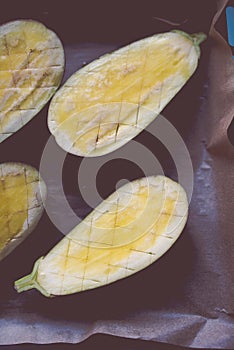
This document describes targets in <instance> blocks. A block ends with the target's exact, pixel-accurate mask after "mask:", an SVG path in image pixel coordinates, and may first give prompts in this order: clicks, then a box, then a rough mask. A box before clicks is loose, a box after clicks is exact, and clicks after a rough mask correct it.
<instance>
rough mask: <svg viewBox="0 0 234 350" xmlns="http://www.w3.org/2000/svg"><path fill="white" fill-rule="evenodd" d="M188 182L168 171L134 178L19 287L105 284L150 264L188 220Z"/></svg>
mask: <svg viewBox="0 0 234 350" xmlns="http://www.w3.org/2000/svg"><path fill="white" fill-rule="evenodd" d="M187 215H188V201H187V197H186V194H185V191H184V190H183V188H182V187H181V186H180V185H179V184H178V183H176V182H174V181H172V180H170V179H168V178H166V177H164V176H151V177H146V178H142V179H139V180H135V181H133V182H130V183H128V184H126V185H124V186H123V187H121V188H120V189H118V190H117V191H116V192H114V193H113V194H112V195H110V196H109V197H108V198H107V199H106V200H104V201H103V202H102V203H101V204H100V205H99V206H98V207H97V208H96V209H95V210H93V212H91V214H89V215H88V216H87V217H86V218H85V219H84V220H83V221H82V222H81V223H80V224H79V225H78V226H76V227H75V228H74V229H73V230H72V231H71V232H70V233H69V234H68V235H67V236H65V237H64V238H63V239H62V240H61V241H60V242H59V243H58V244H57V245H56V246H55V247H54V248H53V249H52V250H51V251H50V252H49V253H48V254H47V255H46V256H45V257H42V258H40V259H39V260H37V262H36V263H35V265H34V269H33V272H32V273H31V274H30V275H28V276H26V277H23V278H21V279H19V280H18V281H16V282H15V287H16V289H17V291H18V292H22V291H25V290H28V289H32V288H36V289H38V290H39V291H40V292H41V293H42V294H43V295H45V296H55V295H66V294H72V293H76V292H80V291H84V290H87V289H92V288H96V287H100V286H103V285H106V284H109V283H111V282H114V281H116V280H119V279H121V278H124V277H127V276H129V275H132V274H133V273H135V272H137V271H139V270H141V269H143V268H145V267H146V266H148V265H150V264H152V263H153V262H154V261H156V260H157V259H158V258H160V257H161V256H162V255H163V254H164V253H165V252H166V251H167V250H168V249H169V248H170V247H171V246H172V245H173V243H174V242H175V241H176V239H177V238H178V237H179V235H180V234H181V232H182V230H183V228H184V225H185V223H186V221H187Z"/></svg>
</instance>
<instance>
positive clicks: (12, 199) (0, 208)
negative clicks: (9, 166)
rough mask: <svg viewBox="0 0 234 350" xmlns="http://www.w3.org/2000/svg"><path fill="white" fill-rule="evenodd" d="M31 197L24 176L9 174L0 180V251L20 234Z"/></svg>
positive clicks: (30, 190) (30, 191)
mask: <svg viewBox="0 0 234 350" xmlns="http://www.w3.org/2000/svg"><path fill="white" fill-rule="evenodd" d="M8 186H9V187H8ZM31 196H32V189H31V188H28V189H27V185H26V184H25V174H17V175H12V174H10V175H8V176H6V177H5V178H1V181H0V250H1V248H3V247H4V246H5V245H6V243H7V242H9V241H10V240H11V239H12V238H13V237H14V236H16V235H17V234H18V233H19V232H21V230H22V228H23V225H24V223H25V221H27V216H28V212H27V209H28V197H29V198H30V197H31Z"/></svg>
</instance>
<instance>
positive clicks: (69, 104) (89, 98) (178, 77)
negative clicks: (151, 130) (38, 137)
mask: <svg viewBox="0 0 234 350" xmlns="http://www.w3.org/2000/svg"><path fill="white" fill-rule="evenodd" d="M197 61H198V54H197V51H196V48H195V46H194V45H193V42H192V40H189V39H188V38H186V37H184V36H183V35H180V34H178V33H165V34H160V35H155V36H153V37H151V38H146V39H143V40H141V41H139V42H136V43H133V44H131V45H129V46H126V47H124V48H122V49H120V50H118V51H115V52H113V53H112V54H110V55H106V56H103V57H101V58H100V59H99V60H96V61H94V62H92V63H91V64H89V65H88V66H86V67H84V68H83V69H81V70H80V71H78V72H77V73H75V74H74V75H73V76H72V77H71V78H70V79H69V80H68V81H67V82H66V83H65V85H64V86H63V87H62V88H61V89H60V91H59V92H58V93H57V94H56V95H55V96H54V98H53V100H52V102H51V105H50V110H49V116H48V125H49V128H50V130H51V132H52V133H53V134H54V135H55V137H56V140H57V142H58V143H59V145H60V146H62V147H63V148H64V149H66V150H67V151H68V152H71V153H74V154H78V155H86V156H95V155H101V154H105V153H108V151H111V150H113V149H115V148H118V147H119V146H120V145H121V144H122V142H123V139H124V138H126V140H127V139H128V138H129V134H130V135H131V137H130V138H132V137H134V136H135V135H137V134H138V133H139V132H140V131H141V130H142V129H143V128H145V126H146V125H148V124H149V123H150V122H151V121H152V120H153V119H154V118H155V117H156V115H157V114H158V113H160V111H161V110H162V109H163V108H164V107H165V105H166V104H167V103H168V102H169V101H170V100H171V98H172V97H173V96H174V95H175V94H176V93H177V92H178V91H179V90H180V89H181V87H182V86H183V85H184V84H185V82H186V81H187V80H188V79H189V77H190V76H191V75H192V73H193V72H194V70H195V69H196V66H197ZM139 107H140V108H141V109H140V111H139ZM126 126H127V128H126ZM122 129H124V130H122ZM126 142H127V141H126ZM106 146H107V147H106ZM108 146H109V149H108Z"/></svg>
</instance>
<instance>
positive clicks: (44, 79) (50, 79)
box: [0, 20, 64, 142]
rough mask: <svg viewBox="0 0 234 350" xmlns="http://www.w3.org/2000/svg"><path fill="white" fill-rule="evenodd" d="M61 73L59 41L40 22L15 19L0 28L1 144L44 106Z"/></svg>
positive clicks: (61, 51) (62, 58)
mask: <svg viewBox="0 0 234 350" xmlns="http://www.w3.org/2000/svg"><path fill="white" fill-rule="evenodd" d="M63 71H64V50H63V46H62V44H61V41H60V40H59V38H58V37H57V35H56V34H55V33H54V32H52V31H51V30H49V29H47V28H46V27H45V26H44V25H43V24H42V23H39V22H36V21H32V20H17V21H13V22H9V23H7V24H3V25H1V26H0V142H2V141H3V140H5V139H6V138H8V137H9V136H11V135H12V134H14V133H15V132H16V131H18V130H19V129H20V128H22V127H23V126H24V125H25V124H26V123H28V122H29V121H30V120H31V119H32V118H33V117H34V116H35V115H36V114H37V113H38V112H39V111H40V110H41V109H42V108H43V107H44V105H45V104H46V102H47V101H48V100H49V99H50V98H51V96H52V95H53V94H54V93H55V91H56V90H57V88H58V86H59V84H60V82H61V79H62V76H63Z"/></svg>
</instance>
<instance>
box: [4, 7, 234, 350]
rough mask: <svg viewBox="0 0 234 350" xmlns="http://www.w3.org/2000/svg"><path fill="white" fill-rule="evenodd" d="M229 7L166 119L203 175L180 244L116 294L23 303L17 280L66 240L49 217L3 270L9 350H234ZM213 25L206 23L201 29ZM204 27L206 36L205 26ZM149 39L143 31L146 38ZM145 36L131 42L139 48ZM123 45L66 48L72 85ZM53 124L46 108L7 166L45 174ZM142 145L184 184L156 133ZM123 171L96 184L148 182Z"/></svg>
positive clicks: (25, 297)
mask: <svg viewBox="0 0 234 350" xmlns="http://www.w3.org/2000/svg"><path fill="white" fill-rule="evenodd" d="M226 2H227V1H220V2H218V3H217V9H216V10H215V9H213V10H212V9H211V8H210V10H209V11H208V12H207V22H206V26H205V28H204V25H203V28H201V30H206V31H207V32H208V31H210V38H209V40H207V42H206V43H204V44H203V45H202V56H201V60H200V64H199V68H198V70H197V72H196V73H195V75H194V77H192V79H191V80H190V81H189V82H188V84H187V85H186V86H185V87H184V89H183V90H182V91H181V92H180V93H179V94H178V96H176V98H175V99H174V100H173V101H172V102H171V103H170V105H169V106H168V107H167V108H166V109H165V111H164V112H163V115H164V116H166V117H167V118H168V120H169V121H170V122H171V123H172V124H173V125H174V126H175V127H176V129H177V130H178V131H179V133H180V134H181V136H182V137H183V139H184V141H185V143H186V145H187V147H188V149H189V152H190V155H191V158H192V161H193V167H194V192H193V197H192V201H191V205H190V214H189V219H188V223H187V225H186V228H185V230H184V232H183V234H182V236H181V238H180V239H179V240H178V242H177V243H176V244H175V245H174V246H173V248H172V249H171V250H170V251H169V252H168V253H166V255H165V256H164V257H162V258H161V259H160V260H159V261H157V262H156V263H154V264H153V265H152V266H150V267H149V268H147V269H145V270H144V271H142V272H140V273H138V274H136V275H134V276H132V277H130V278H128V279H126V280H122V281H118V282H116V283H114V284H112V285H110V286H106V287H102V288H99V289H97V290H93V291H89V292H85V293H80V294H76V295H71V296H66V297H58V298H54V299H46V298H45V297H43V296H41V295H40V294H39V293H38V292H36V291H29V292H27V293H24V294H20V295H18V294H17V293H16V291H14V289H13V281H14V280H16V279H17V278H19V277H20V276H22V275H25V274H26V273H28V272H30V271H31V268H32V264H33V262H34V261H35V260H36V259H37V258H38V257H39V256H41V255H44V254H46V252H47V251H48V250H49V249H50V248H51V247H52V246H53V245H54V244H55V243H56V242H57V241H58V240H59V239H61V238H62V235H61V234H60V233H59V232H57V230H56V228H55V227H54V226H53V224H52V223H51V222H50V220H49V219H48V217H47V216H46V214H45V215H44V216H43V218H42V220H41V221H40V223H39V225H38V227H37V229H36V230H35V231H34V232H33V234H32V235H31V236H30V237H29V238H28V239H27V240H26V241H25V242H24V243H23V244H22V245H21V246H20V247H18V248H17V250H15V251H14V252H13V253H12V254H11V255H10V256H9V257H7V258H6V259H5V260H4V261H2V262H1V263H0V284H1V289H0V344H1V345H3V344H18V343H28V342H29V343H30V342H31V343H35V344H43V343H45V344H47V343H58V342H65V343H78V342H81V341H82V340H84V339H86V338H88V337H89V336H90V335H93V334H96V333H101V334H110V335H113V336H122V337H126V338H134V339H144V340H153V341H159V342H165V343H170V344H177V345H183V346H188V347H198V348H199V347H200V348H204V347H205V348H224V349H228V348H230V349H233V348H234V322H233V321H234V283H233V282H234V277H233V275H234V256H233V248H234V237H233V233H234V215H233V209H234V175H233V174H234V148H233V146H232V145H231V143H230V141H229V139H228V137H227V130H228V127H229V125H230V123H231V120H232V118H233V115H234V97H233V96H234V60H232V58H231V51H230V49H229V47H228V46H227V43H226V41H225V38H224V37H222V35H221V34H220V33H219V31H217V30H216V27H217V26H218V23H219V20H220V15H221V14H222V9H223V8H224V6H225V4H226ZM173 3H175V2H173ZM198 3H199V5H198V6H200V8H201V6H202V5H201V2H198ZM213 3H215V2H213ZM209 4H210V5H209V6H211V2H210V3H209ZM207 8H208V7H207ZM215 11H217V13H216V15H215V16H214V14H215ZM22 12H23V11H22V9H21V12H20V13H21V14H22ZM198 12H199V11H198ZM28 16H29V15H28ZM194 16H195V17H196V16H197V14H194ZM205 16H206V14H204V13H203V15H202V14H201V17H202V18H203V22H202V19H201V26H202V23H204V17H205ZM213 16H214V17H213ZM212 17H213V22H212V24H211V18H212ZM43 18H44V17H43ZM45 18H46V17H45ZM170 18H172V17H170ZM7 19H8V18H7ZM195 19H196V29H197V28H198V27H199V26H200V24H199V23H198V22H199V21H198V17H196V18H195ZM1 20H2V21H3V18H1ZM184 20H186V19H184V17H183V16H181V17H180V18H179V19H178V22H180V23H181V24H180V26H179V27H180V28H181V29H186V28H187V27H186V26H189V23H190V22H189V20H188V23H187V24H186V22H183V21H184ZM48 21H49V19H48ZM194 21H195V20H194ZM156 22H157V20H156ZM156 22H155V23H156ZM157 23H158V22H157ZM48 25H49V23H48ZM53 25H54V26H55V22H53ZM159 27H160V26H159ZM193 27H194V26H193ZM156 28H158V27H157V26H156ZM171 28H175V24H174V26H173V25H172V24H164V25H163V24H161V27H160V28H159V29H160V30H161V29H162V31H164V30H170V29H171ZM209 28H210V29H209ZM115 34H116V33H115ZM146 34H147V35H148V34H150V33H148V32H147V33H146ZM146 34H145V32H144V30H142V37H143V36H145V35H146ZM61 35H62V30H61ZM134 35H135V36H134ZM138 36H139V33H137V32H136V33H135V34H131V39H134V40H135V39H137V37H138ZM123 38H124V36H123ZM88 39H89V38H88ZM88 41H89V42H90V40H88ZM123 43H124V39H123V40H122V41H121V43H117V42H116V41H114V40H113V42H107V41H105V40H104V42H101V41H99V42H98V43H91V42H90V43H82V42H79V43H77V44H74V43H66V46H65V49H66V60H67V66H66V73H65V77H64V79H66V78H67V77H68V76H70V74H72V72H74V71H76V70H77V69H78V68H79V67H81V66H82V64H83V62H84V61H85V62H88V61H91V60H92V59H94V58H96V57H98V56H100V55H101V54H103V53H105V52H109V51H111V50H113V49H115V48H117V47H119V46H120V45H121V44H123ZM46 116H47V108H45V109H44V110H43V111H42V112H41V113H40V114H39V115H38V116H37V117H36V118H35V119H34V120H33V121H32V122H30V123H29V124H28V125H27V126H25V128H24V129H22V130H20V131H19V132H18V133H17V134H16V135H14V136H13V137H11V138H10V139H9V140H7V141H5V142H4V143H2V144H1V145H0V149H1V154H0V158H1V159H0V160H1V162H3V161H15V160H16V161H22V162H26V163H29V164H32V165H34V166H36V167H39V163H40V157H41V154H42V151H43V148H44V145H45V143H46V141H47V139H48V137H49V132H48V130H47V127H46ZM154 123H155V125H156V123H157V120H155V122H154ZM35 135H37V138H36V136H35ZM137 140H138V142H141V143H142V144H145V145H146V146H147V147H149V148H150V149H151V150H152V151H153V152H155V155H157V157H158V158H159V160H160V162H161V164H162V166H163V169H164V170H165V173H166V175H168V176H170V177H172V178H175V179H176V173H175V169H174V167H173V164H172V162H171V160H170V157H169V156H168V154H167V153H166V152H165V150H164V149H163V147H162V145H160V144H159V143H154V141H152V140H151V139H150V138H149V136H148V134H147V132H145V133H142V134H141V135H139V136H138V138H137ZM80 163H81V159H80V158H78V157H74V156H68V157H67V159H66V162H65V170H64V188H65V192H66V194H67V198H68V200H69V202H70V204H71V205H72V207H73V209H74V211H75V212H76V213H78V214H79V215H81V216H85V215H86V214H87V213H88V212H89V210H90V209H89V207H88V206H87V205H86V204H85V203H84V201H83V200H82V199H81V198H80V196H79V191H78V188H77V187H76V185H75V184H74V183H76V182H75V179H76V176H77V172H76V171H77V169H78V168H79V164H80ZM118 164H120V166H119V165H118ZM118 164H117V165H115V164H114V163H113V164H109V166H108V164H107V165H106V173H105V171H104V170H103V171H102V173H101V175H102V176H101V175H100V176H99V177H98V179H97V180H98V188H99V190H100V192H101V194H102V195H103V196H104V197H105V196H106V195H107V194H108V193H110V192H111V191H112V190H113V189H114V185H115V183H116V181H117V180H118V179H120V178H121V177H123V178H129V179H133V178H137V177H139V176H140V175H141V173H140V172H139V169H137V168H135V167H131V166H130V165H129V166H128V165H127V164H125V163H118ZM116 174H117V175H116ZM51 183H52V186H53V181H52V180H51ZM49 195H51V196H54V197H53V198H54V200H55V202H56V201H58V205H57V213H58V215H60V216H61V218H62V220H64V221H66V220H68V218H64V217H63V208H62V207H60V206H59V197H60V194H59V193H56V191H55V192H53V193H50V192H49Z"/></svg>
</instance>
